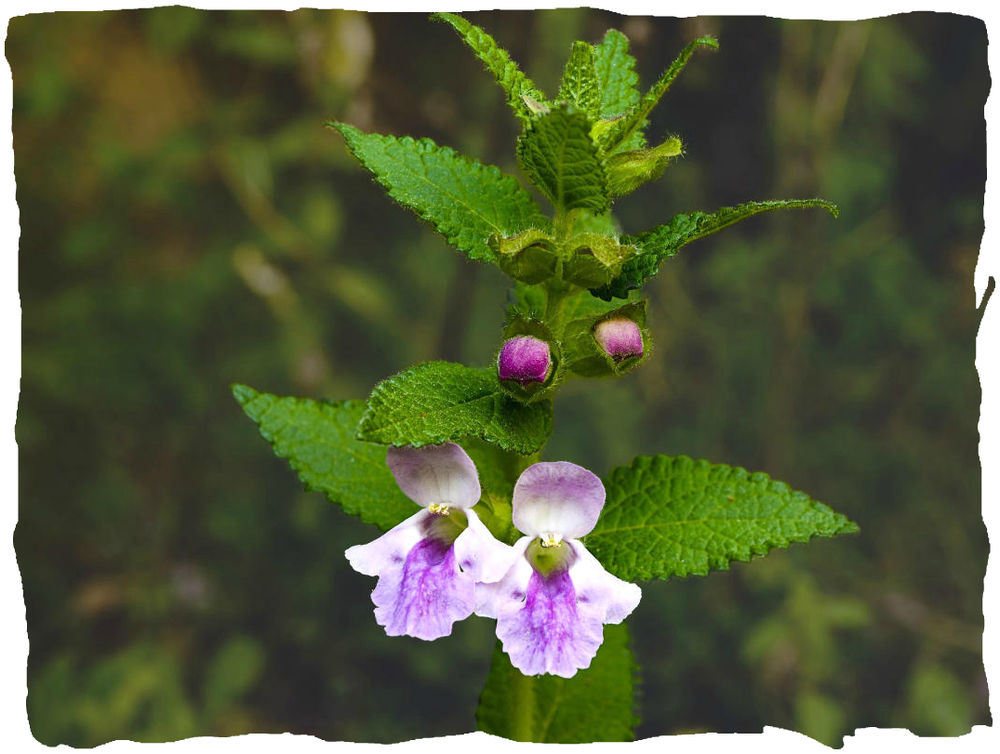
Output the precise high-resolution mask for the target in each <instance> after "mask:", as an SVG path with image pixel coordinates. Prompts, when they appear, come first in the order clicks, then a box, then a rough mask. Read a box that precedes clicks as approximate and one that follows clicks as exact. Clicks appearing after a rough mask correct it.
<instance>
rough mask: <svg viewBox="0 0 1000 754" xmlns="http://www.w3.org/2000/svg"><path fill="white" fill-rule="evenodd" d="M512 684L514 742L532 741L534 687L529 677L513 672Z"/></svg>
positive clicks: (516, 671)
mask: <svg viewBox="0 0 1000 754" xmlns="http://www.w3.org/2000/svg"><path fill="white" fill-rule="evenodd" d="M514 673H515V676H514V684H513V688H512V689H511V690H512V692H513V693H512V694H511V700H510V702H511V707H512V708H513V709H512V717H513V720H514V728H513V734H514V736H513V737H514V740H515V741H533V740H534V733H535V730H534V728H535V725H534V723H535V720H534V710H535V685H534V679H533V678H532V677H531V676H527V675H522V674H521V673H520V671H518V670H515V671H514Z"/></svg>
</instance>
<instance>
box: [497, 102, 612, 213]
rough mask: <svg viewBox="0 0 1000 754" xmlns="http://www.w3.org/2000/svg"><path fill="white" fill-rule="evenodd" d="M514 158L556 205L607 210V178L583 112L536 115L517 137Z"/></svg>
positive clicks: (595, 210) (565, 109) (594, 210)
mask: <svg viewBox="0 0 1000 754" xmlns="http://www.w3.org/2000/svg"><path fill="white" fill-rule="evenodd" d="M517 157H518V162H520V164H521V167H522V169H523V170H524V172H525V173H527V175H528V177H529V178H530V179H531V181H532V183H534V184H535V185H536V186H537V187H538V189H539V191H541V192H542V193H543V194H545V196H546V197H548V199H549V201H550V202H552V204H553V206H555V207H556V208H561V209H562V210H565V211H569V210H571V209H578V208H580V209H586V210H590V211H591V212H594V213H595V214H601V213H602V212H604V211H605V210H607V208H608V206H609V201H608V185H607V184H608V182H607V177H606V176H605V175H604V167H603V165H602V163H601V159H600V156H599V155H598V151H597V147H596V146H595V145H594V142H593V141H591V138H590V121H589V120H588V119H587V116H586V115H584V114H583V113H580V112H571V111H570V110H569V109H567V108H566V107H559V108H554V109H553V110H551V111H550V112H548V113H547V114H545V115H541V116H539V117H538V118H537V119H536V120H535V121H534V123H532V125H531V127H530V128H529V129H528V130H527V131H525V132H524V134H522V135H521V137H520V138H519V139H518V141H517Z"/></svg>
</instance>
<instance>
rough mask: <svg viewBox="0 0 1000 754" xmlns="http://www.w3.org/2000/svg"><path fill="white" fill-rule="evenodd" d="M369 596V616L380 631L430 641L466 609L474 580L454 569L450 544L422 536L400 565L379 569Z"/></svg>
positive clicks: (471, 601) (472, 603)
mask: <svg viewBox="0 0 1000 754" xmlns="http://www.w3.org/2000/svg"><path fill="white" fill-rule="evenodd" d="M372 602H374V603H375V620H376V621H377V622H378V624H379V625H380V626H384V627H385V632H386V634H388V635H389V636H401V635H404V634H405V635H408V636H414V637H416V638H418V639H424V640H427V641H430V640H432V639H437V638H440V637H442V636H447V635H449V634H450V633H451V627H452V624H454V623H455V621H459V620H462V619H464V618H467V617H469V616H470V615H471V614H472V610H473V608H474V607H475V581H474V580H473V579H472V577H471V576H469V575H468V574H464V573H462V572H461V571H460V570H459V568H458V564H457V562H456V561H455V547H454V544H445V543H442V542H440V541H439V540H437V539H435V538H433V537H427V538H426V539H423V540H421V541H420V542H418V543H417V544H416V546H414V547H413V549H412V550H410V552H409V553H408V554H407V556H406V560H405V562H404V563H403V564H402V566H399V565H397V566H395V567H390V568H388V569H386V570H384V571H383V572H382V573H381V574H380V575H379V580H378V584H377V585H376V586H375V591H373V592H372Z"/></svg>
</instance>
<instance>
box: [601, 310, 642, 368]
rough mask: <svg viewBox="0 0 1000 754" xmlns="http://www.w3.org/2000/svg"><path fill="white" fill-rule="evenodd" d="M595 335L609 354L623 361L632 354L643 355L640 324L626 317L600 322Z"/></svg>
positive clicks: (616, 359)
mask: <svg viewBox="0 0 1000 754" xmlns="http://www.w3.org/2000/svg"><path fill="white" fill-rule="evenodd" d="M594 337H595V338H596V339H597V342H598V343H599V344H600V346H601V348H602V349H603V350H604V353H606V354H607V355H608V356H610V357H611V358H612V359H614V360H615V361H622V360H623V359H627V358H629V357H631V356H642V333H641V332H639V325H637V324H636V323H635V322H634V321H633V320H631V319H627V318H626V317H615V318H614V319H606V320H604V321H603V322H598V324H597V327H595V328H594Z"/></svg>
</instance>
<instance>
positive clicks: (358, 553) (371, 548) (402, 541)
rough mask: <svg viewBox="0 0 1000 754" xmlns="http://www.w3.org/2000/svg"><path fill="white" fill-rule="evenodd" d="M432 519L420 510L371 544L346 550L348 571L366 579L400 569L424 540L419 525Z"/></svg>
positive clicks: (429, 514)
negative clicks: (414, 547) (349, 564)
mask: <svg viewBox="0 0 1000 754" xmlns="http://www.w3.org/2000/svg"><path fill="white" fill-rule="evenodd" d="M431 515H432V514H431V513H428V512H427V511H425V510H419V511H417V512H416V513H414V514H413V515H412V516H410V517H409V518H408V519H406V520H405V521H403V522H402V523H400V524H396V526H394V527H392V528H391V529H389V531H387V532H386V533H385V534H383V535H382V536H381V537H379V538H378V539H376V540H374V541H373V542H369V543H368V544H366V545H354V547H348V548H347V551H346V552H345V553H344V555H346V556H347V559H348V560H349V561H350V562H351V568H353V569H354V570H355V571H357V572H358V573H363V574H365V575H366V576H378V575H379V574H380V573H382V571H384V570H385V569H386V568H389V567H392V566H395V567H397V568H399V567H402V565H403V562H404V561H405V560H406V555H407V553H409V552H410V550H412V549H413V546H414V545H415V544H417V542H419V541H420V540H421V539H423V537H424V531H423V528H422V527H421V524H422V522H423V521H424V520H425V519H426V518H427V517H428V516H431Z"/></svg>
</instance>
